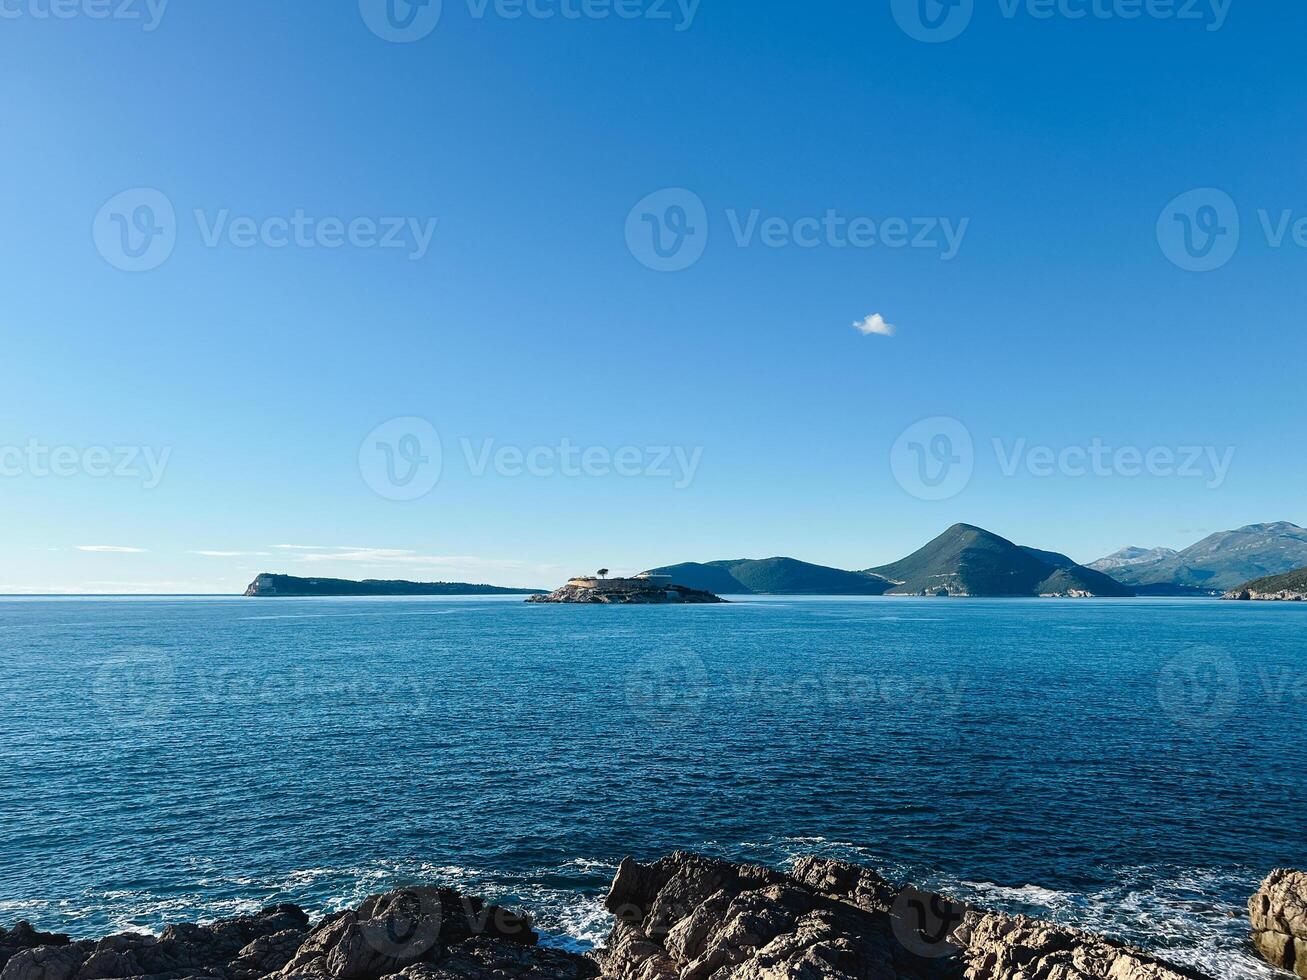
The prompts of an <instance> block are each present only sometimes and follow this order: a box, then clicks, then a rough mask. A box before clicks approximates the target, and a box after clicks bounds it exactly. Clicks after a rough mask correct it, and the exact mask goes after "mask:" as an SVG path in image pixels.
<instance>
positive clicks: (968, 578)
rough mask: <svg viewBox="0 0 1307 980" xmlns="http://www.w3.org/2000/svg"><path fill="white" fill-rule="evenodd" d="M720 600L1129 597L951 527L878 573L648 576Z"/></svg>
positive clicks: (799, 568)
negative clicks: (777, 597)
mask: <svg viewBox="0 0 1307 980" xmlns="http://www.w3.org/2000/svg"><path fill="white" fill-rule="evenodd" d="M650 571H651V572H653V573H654V574H658V575H670V576H671V577H672V578H673V580H674V581H675V582H676V583H677V584H679V585H684V586H687V587H689V588H692V589H702V590H704V591H707V592H715V593H718V594H719V595H951V596H1039V595H1095V596H1128V595H1131V594H1132V593H1131V591H1130V590H1129V589H1128V588H1126V587H1124V586H1122V585H1121V584H1120V583H1118V582H1116V581H1115V580H1113V579H1111V578H1109V577H1108V576H1106V575H1104V574H1102V573H1101V572H1096V571H1093V570H1092V569H1088V568H1084V567H1082V566H1080V565H1077V564H1076V563H1075V562H1074V561H1072V560H1071V559H1070V558H1068V557H1067V556H1066V555H1062V554H1058V553H1057V552H1053V551H1041V550H1039V549H1037V548H1024V547H1022V546H1020V545H1017V544H1013V543H1012V542H1011V541H1008V540H1007V539H1006V538H1001V537H999V536H998V535H997V534H994V533H992V532H990V531H986V530H984V529H983V528H978V527H973V526H972V525H970V524H956V525H954V526H953V527H951V528H949V529H948V530H947V531H945V532H944V533H943V534H941V535H940V536H939V537H937V538H936V539H935V540H933V541H931V542H930V543H929V544H927V545H926V546H925V547H924V548H922V549H920V550H919V551H916V552H914V553H913V554H911V555H909V556H908V557H906V558H904V559H902V560H901V561H897V562H894V563H893V564H890V565H885V566H883V567H880V568H868V569H864V570H862V571H856V572H850V571H844V570H843V569H838V568H828V567H826V566H824V565H813V564H811V563H809V562H803V561H798V560H797V559H794V558H766V559H762V560H749V559H730V560H725V561H712V562H704V563H698V562H685V563H682V564H679V565H664V566H662V567H660V568H654V569H650Z"/></svg>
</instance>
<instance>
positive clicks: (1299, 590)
mask: <svg viewBox="0 0 1307 980" xmlns="http://www.w3.org/2000/svg"><path fill="white" fill-rule="evenodd" d="M1221 598H1223V599H1240V600H1243V601H1245V602H1248V601H1261V602H1307V568H1300V569H1298V570H1297V571H1296V572H1289V573H1287V574H1285V575H1271V576H1269V577H1267V578H1259V579H1254V580H1253V581H1251V582H1245V583H1244V584H1243V585H1241V586H1239V587H1238V588H1236V589H1233V590H1231V591H1230V592H1227V593H1225V595H1223V596H1222V597H1221Z"/></svg>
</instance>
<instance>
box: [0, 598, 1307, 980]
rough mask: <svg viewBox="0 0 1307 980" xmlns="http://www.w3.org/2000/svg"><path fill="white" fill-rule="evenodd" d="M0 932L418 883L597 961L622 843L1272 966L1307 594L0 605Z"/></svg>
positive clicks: (80, 926) (132, 924) (173, 918)
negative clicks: (943, 897) (801, 865)
mask: <svg viewBox="0 0 1307 980" xmlns="http://www.w3.org/2000/svg"><path fill="white" fill-rule="evenodd" d="M0 636H2V637H3V644H4V647H3V648H4V657H3V660H2V661H0V765H2V768H0V924H8V925H11V924H12V923H13V922H15V921H17V920H19V919H28V920H30V921H31V922H32V923H34V924H35V925H37V926H38V927H39V928H41V929H47V930H57V931H62V932H68V933H71V934H73V935H74V936H75V937H96V936H100V935H104V934H107V933H109V932H113V931H118V930H127V929H134V930H141V931H155V932H157V931H159V930H160V929H162V927H163V926H164V925H165V924H167V923H170V922H178V921H201V922H204V921H210V920H213V919H215V918H220V917H223V916H229V915H233V914H237V913H242V912H249V911H253V910H257V909H258V908H260V907H262V906H264V905H267V904H269V903H274V902H296V903H299V904H300V905H302V906H304V907H305V908H306V909H307V910H309V911H310V912H311V913H314V914H320V913H326V912H330V911H335V910H338V909H341V908H344V907H347V906H351V905H353V904H355V903H357V902H358V901H359V900H360V899H361V898H363V897H364V896H366V895H368V894H372V893H376V892H380V891H383V890H387V889H390V888H392V887H396V886H399V885H402V884H410V883H416V882H428V883H437V884H443V885H449V886H453V887H456V888H458V889H461V890H463V891H464V892H467V893H472V894H478V895H482V896H485V897H487V898H491V899H494V900H496V901H499V902H501V903H505V904H509V905H511V906H514V907H517V908H522V909H525V910H528V911H529V912H531V913H532V914H533V915H534V917H535V919H536V922H537V925H538V927H539V928H540V929H541V930H542V931H543V932H544V933H545V936H546V941H547V942H549V943H551V944H554V945H557V946H561V947H565V948H570V949H576V950H585V949H590V948H593V947H594V946H596V945H598V944H602V942H603V939H604V936H605V934H606V932H607V929H608V925H609V923H608V919H607V917H606V915H605V913H604V911H603V908H602V905H601V901H602V897H603V894H604V892H605V889H606V886H607V884H608V882H609V881H610V879H611V877H612V875H613V872H614V870H615V869H616V867H617V865H618V863H619V862H620V861H621V860H622V858H623V857H624V856H627V855H631V856H634V857H636V858H639V859H645V860H647V859H653V858H656V857H658V856H660V855H663V854H666V853H669V852H670V851H672V850H675V849H678V848H680V849H690V850H695V851H699V852H703V853H706V854H712V855H719V856H723V857H727V858H731V859H737V860H744V861H753V862H760V863H763V864H767V865H771V866H774V867H781V868H783V867H785V866H786V865H787V864H789V863H791V862H792V861H794V860H795V859H796V858H797V857H799V856H801V855H805V854H823V855H830V856H835V857H840V858H846V859H850V860H853V861H857V862H860V863H862V864H865V865H867V866H869V867H872V868H875V869H877V870H878V871H880V872H881V873H882V874H884V875H885V876H886V877H888V878H890V879H891V880H893V881H897V882H908V881H910V882H913V883H916V884H918V885H922V886H926V887H929V888H933V889H938V890H942V891H945V892H948V893H950V894H953V895H955V896H957V897H960V898H964V899H969V900H973V901H975V902H978V903H981V904H984V905H987V906H990V907H993V908H996V909H1002V910H1007V911H1010V912H1023V913H1028V914H1031V915H1036V916H1040V917H1044V918H1049V919H1053V920H1055V921H1058V922H1063V923H1067V924H1071V925H1075V926H1079V927H1082V928H1085V929H1089V930H1092V931H1096V932H1101V933H1105V934H1107V935H1110V936H1113V937H1116V938H1119V939H1122V940H1126V941H1130V942H1133V943H1135V944H1138V945H1140V946H1143V947H1144V948H1146V949H1149V950H1151V951H1154V952H1156V953H1159V954H1161V955H1163V956H1165V957H1167V958H1169V959H1172V960H1174V961H1177V962H1179V963H1183V964H1187V965H1192V966H1196V967H1199V968H1201V969H1204V970H1206V971H1208V972H1209V973H1210V974H1212V975H1213V976H1215V977H1220V978H1264V977H1269V976H1271V975H1272V974H1271V971H1270V970H1269V969H1268V968H1265V967H1263V966H1261V965H1260V964H1259V963H1258V962H1257V960H1256V959H1255V957H1253V955H1252V954H1251V952H1250V950H1249V946H1248V943H1247V908H1246V906H1247V900H1248V897H1249V896H1250V895H1251V894H1252V893H1253V891H1254V890H1255V889H1256V887H1257V885H1258V883H1259V881H1260V880H1261V879H1262V878H1263V877H1264V876H1265V875H1266V874H1267V873H1268V872H1269V871H1270V870H1271V869H1272V868H1275V867H1277V866H1293V867H1303V866H1305V865H1307V739H1305V738H1304V733H1307V671H1305V670H1304V664H1305V663H1307V606H1303V605H1288V604H1285V605H1281V604H1274V603H1268V604H1260V603H1231V602H1225V603H1223V602H1219V601H1214V600H1213V601H1209V600H1200V599H1184V600H1166V599H1138V600H1094V599H1088V600H1029V601H1027V600H1019V599H1012V600H981V599H976V600H966V599H917V598H765V599H763V598H740V599H738V600H737V601H735V602H732V603H731V604H729V605H723V606H632V607H603V606H565V605H560V606H554V605H528V604H526V603H524V602H522V601H520V599H515V598H499V597H495V598H457V599H444V598H432V599H409V598H405V599H389V598H372V599H241V598H234V597H233V598H226V597H219V598H214V597H122V598H103V597H96V598H79V597H68V598H60V597H18V598H0Z"/></svg>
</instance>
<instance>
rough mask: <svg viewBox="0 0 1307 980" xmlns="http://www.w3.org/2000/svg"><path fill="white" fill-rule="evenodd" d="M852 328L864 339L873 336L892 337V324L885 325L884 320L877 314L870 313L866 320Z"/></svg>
mask: <svg viewBox="0 0 1307 980" xmlns="http://www.w3.org/2000/svg"><path fill="white" fill-rule="evenodd" d="M853 326H854V329H856V330H857V331H858V333H860V334H862V335H863V336H864V337H870V336H872V335H873V334H874V335H875V336H877V337H893V336H894V324H892V323H886V322H885V318H884V317H883V316H881V315H880V314H879V313H872V314H870V315H869V316H868V317H867V319H865V320H862V321H860V322H858V323H855V324H854V325H853Z"/></svg>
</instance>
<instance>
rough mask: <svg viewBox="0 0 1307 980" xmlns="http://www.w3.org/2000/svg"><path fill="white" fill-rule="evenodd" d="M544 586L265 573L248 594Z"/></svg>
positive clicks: (489, 591)
mask: <svg viewBox="0 0 1307 980" xmlns="http://www.w3.org/2000/svg"><path fill="white" fill-rule="evenodd" d="M543 592H544V589H505V588H501V587H500V586H497V585H470V584H468V583H467V582H404V581H385V580H380V579H364V580H363V581H362V582H351V581H349V580H348V579H343V578H296V577H295V576H294V575H273V574H270V573H268V572H264V573H263V574H262V575H259V576H258V577H257V578H255V579H254V581H253V582H251V583H250V585H249V588H247V589H246V590H245V595H246V596H247V597H253V598H258V599H266V598H282V599H286V598H295V599H302V598H311V597H314V596H338V597H348V596H432V595H540V594H542V593H543Z"/></svg>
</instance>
